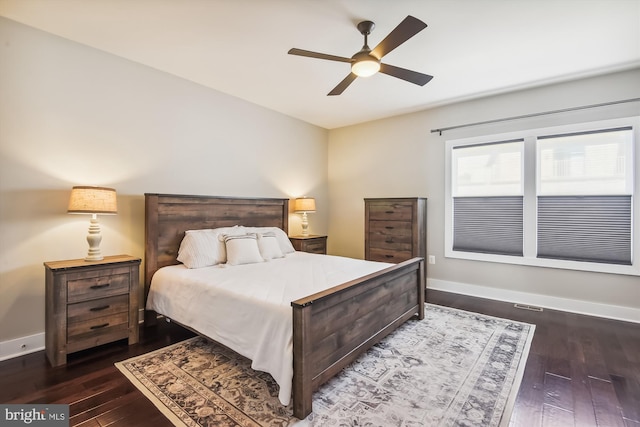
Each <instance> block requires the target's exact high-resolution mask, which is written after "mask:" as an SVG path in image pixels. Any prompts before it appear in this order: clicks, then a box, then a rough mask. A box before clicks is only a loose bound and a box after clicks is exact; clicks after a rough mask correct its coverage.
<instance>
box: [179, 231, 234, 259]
mask: <svg viewBox="0 0 640 427" xmlns="http://www.w3.org/2000/svg"><path fill="white" fill-rule="evenodd" d="M223 234H229V235H231V234H234V235H235V234H246V231H245V230H244V227H242V226H239V225H235V226H233V227H220V228H214V229H210V228H207V229H202V230H187V231H185V233H184V237H183V238H182V242H180V249H178V257H177V260H178V261H180V262H181V263H183V264H184V265H185V266H186V267H187V268H202V267H209V266H212V265H216V264H220V263H225V262H227V251H226V248H225V244H224V240H222V241H221V240H220V239H219V236H221V235H223Z"/></svg>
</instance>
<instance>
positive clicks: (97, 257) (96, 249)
mask: <svg viewBox="0 0 640 427" xmlns="http://www.w3.org/2000/svg"><path fill="white" fill-rule="evenodd" d="M101 241H102V235H101V234H100V223H99V222H98V216H97V215H96V214H93V216H92V217H91V224H90V225H89V234H88V235H87V242H88V243H89V252H88V253H87V257H86V258H85V259H84V260H85V261H101V260H103V259H104V257H103V256H102V252H100V242H101Z"/></svg>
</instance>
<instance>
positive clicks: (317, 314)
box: [144, 194, 425, 419]
mask: <svg viewBox="0 0 640 427" xmlns="http://www.w3.org/2000/svg"><path fill="white" fill-rule="evenodd" d="M288 216H289V201H288V199H275V198H236V197H214V196H191V195H171V194H145V241H146V245H145V268H144V276H145V278H144V283H145V307H146V301H147V297H148V295H149V290H150V286H151V283H152V280H153V277H154V275H155V274H156V272H157V271H158V270H159V269H161V268H163V267H169V266H176V267H173V268H174V269H179V266H178V264H179V262H178V261H177V255H178V249H179V247H180V243H181V241H182V238H183V236H184V235H185V232H186V231H187V230H200V229H216V228H219V227H233V226H235V225H243V226H246V227H277V228H279V229H281V230H283V231H284V232H285V233H286V232H287V231H288ZM294 255H295V254H294ZM307 255H312V254H307ZM301 256H303V255H302V254H299V255H295V257H301ZM313 256H316V257H323V255H315V254H313ZM295 257H292V258H295ZM328 257H330V256H328ZM265 264H266V263H265ZM166 270H167V269H164V270H162V272H164V271H166ZM159 275H160V273H159ZM424 298H425V283H424V261H423V260H422V259H421V258H414V259H411V260H408V261H405V262H403V263H400V264H393V265H389V266H386V265H385V266H384V268H382V269H381V270H379V271H375V272H373V273H370V274H365V275H364V276H362V277H358V278H356V279H353V280H349V281H346V282H344V283H340V284H338V285H336V286H333V287H331V288H329V289H326V290H324V291H321V292H316V293H313V294H311V295H306V296H303V297H300V298H298V299H296V300H294V301H291V302H290V306H291V309H290V310H289V309H287V311H288V312H290V313H291V334H292V343H293V350H292V360H293V381H292V384H291V389H292V399H293V403H292V408H293V414H294V416H296V417H297V418H300V419H303V418H305V417H306V416H307V415H308V414H310V413H311V411H312V406H311V402H312V394H313V391H314V390H316V389H317V388H318V387H319V386H320V385H321V384H323V383H324V382H326V381H327V380H328V379H329V378H331V377H333V376H334V375H335V374H337V373H338V372H339V371H340V370H341V369H342V368H344V367H345V366H346V365H348V364H349V363H351V362H352V361H353V360H355V359H356V358H357V357H358V356H359V355H360V354H361V353H363V352H364V351H366V350H367V349H368V348H370V347H371V346H372V345H374V344H375V343H376V342H378V341H379V340H380V339H382V338H383V337H384V336H386V335H388V334H389V333H390V332H392V331H393V330H394V329H396V328H397V327H398V326H400V325H401V324H402V323H404V322H405V321H407V320H408V319H410V318H412V317H416V318H418V319H422V318H423V317H424ZM242 309H244V310H246V307H242ZM161 314H162V313H161ZM156 321H157V313H156V312H155V311H151V310H146V311H145V325H146V326H149V325H153V324H155V322H156ZM184 326H185V327H188V328H190V327H191V325H189V324H184ZM194 329H196V332H199V331H198V330H197V328H194Z"/></svg>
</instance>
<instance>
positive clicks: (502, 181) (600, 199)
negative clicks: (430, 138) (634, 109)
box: [445, 117, 640, 274]
mask: <svg viewBox="0 0 640 427" xmlns="http://www.w3.org/2000/svg"><path fill="white" fill-rule="evenodd" d="M639 123H640V121H639V120H638V118H637V117H635V118H628V119H618V120H609V121H603V122H597V123H586V124H579V125H571V126H563V127H555V128H546V129H532V130H527V131H522V132H515V133H510V134H501V135H493V136H486V137H479V138H468V139H464V140H453V141H447V181H446V203H445V205H446V207H445V214H446V216H445V245H446V248H445V255H446V256H448V257H455V258H464V259H476V260H484V261H496V262H507V263H517V264H525V265H539V266H548V267H558V268H572V269H580V270H588V271H603V272H613V273H621V274H640V267H639V265H640V262H638V261H637V260H636V261H635V263H634V252H635V253H636V255H637V253H638V250H640V245H638V241H639V240H640V238H639V237H638V231H637V230H638V228H639V227H638V226H637V224H638V221H639V219H638V211H640V208H639V207H638V206H639V205H640V204H639V200H640V196H638V194H637V192H638V187H640V185H639V184H638V182H637V180H638V176H637V175H638V174H637V173H635V171H636V170H637V168H638V165H639V164H640V161H639V160H638V158H640V156H639V155H638V154H639V153H638V151H640V150H637V149H636V150H634V144H635V141H637V140H638V136H637V133H638V127H639V126H638V124H639ZM634 224H636V225H635V226H634ZM634 249H635V251H634ZM636 258H637V256H636Z"/></svg>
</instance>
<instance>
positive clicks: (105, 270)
mask: <svg viewBox="0 0 640 427" xmlns="http://www.w3.org/2000/svg"><path fill="white" fill-rule="evenodd" d="M44 267H45V281H46V291H45V294H46V305H45V318H46V326H45V334H46V335H45V346H46V354H47V358H48V359H49V362H50V363H51V365H52V366H59V365H64V364H65V363H67V354H69V353H73V352H76V351H80V350H85V349H87V348H91V347H95V346H98V345H102V344H105V343H108V342H112V341H117V340H121V339H124V338H127V339H128V341H129V344H134V343H136V342H138V292H139V268H140V258H134V257H131V256H129V255H116V256H108V257H104V259H103V260H101V261H90V262H88V261H85V260H83V259H75V260H65V261H52V262H45V263H44Z"/></svg>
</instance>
